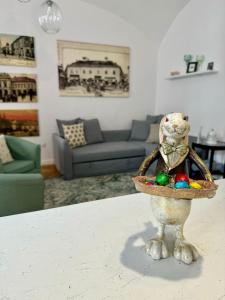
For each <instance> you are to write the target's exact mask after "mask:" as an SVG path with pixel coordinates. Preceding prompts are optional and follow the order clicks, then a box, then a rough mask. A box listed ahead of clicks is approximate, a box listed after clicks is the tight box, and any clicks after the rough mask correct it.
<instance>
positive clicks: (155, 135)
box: [146, 124, 159, 144]
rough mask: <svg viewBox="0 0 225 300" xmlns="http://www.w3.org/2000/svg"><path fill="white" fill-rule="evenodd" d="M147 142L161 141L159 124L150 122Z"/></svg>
mask: <svg viewBox="0 0 225 300" xmlns="http://www.w3.org/2000/svg"><path fill="white" fill-rule="evenodd" d="M146 143H151V144H158V143H159V124H150V129H149V136H148V138H147V140H146Z"/></svg>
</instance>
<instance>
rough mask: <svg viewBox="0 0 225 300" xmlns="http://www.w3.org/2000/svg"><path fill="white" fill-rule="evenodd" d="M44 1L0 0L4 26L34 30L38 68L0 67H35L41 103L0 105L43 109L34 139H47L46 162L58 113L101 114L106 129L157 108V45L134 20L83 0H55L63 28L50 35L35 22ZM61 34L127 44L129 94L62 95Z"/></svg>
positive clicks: (21, 32)
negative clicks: (58, 7)
mask: <svg viewBox="0 0 225 300" xmlns="http://www.w3.org/2000/svg"><path fill="white" fill-rule="evenodd" d="M43 1H44V0H43ZM43 1H40V0H32V1H31V2H29V3H24V4H23V3H20V2H19V1H18V0H7V1H1V7H0V28H1V32H2V33H9V34H19V35H32V36H34V37H35V38H36V56H37V68H35V69H32V68H22V67H12V66H0V72H12V73H13V72H19V73H21V72H22V73H23V72H27V73H33V72H34V73H37V74H38V93H39V103H38V104H19V103H18V104H6V103H1V104H0V108H1V109H17V108H18V109H26V108H27V109H31V108H32V109H35V108H38V109H39V120H40V138H32V140H33V141H34V142H37V143H40V144H42V145H43V144H46V147H42V162H43V163H52V159H53V155H52V143H51V139H52V133H53V132H54V131H56V124H55V119H56V118H62V119H69V118H74V117H83V118H94V117H97V118H99V120H100V124H101V126H102V128H103V129H121V128H129V127H130V125H131V120H132V119H134V118H136V119H144V118H145V116H146V114H147V113H151V112H153V111H154V109H155V107H154V104H155V103H154V99H155V85H156V80H155V77H156V57H157V49H155V48H154V47H153V46H152V44H151V41H150V40H147V38H146V36H144V34H142V33H141V32H139V31H138V30H137V29H136V28H135V27H133V26H132V25H130V24H128V23H126V22H125V21H124V20H122V19H120V18H119V17H116V16H115V15H113V14H111V13H109V12H106V11H105V10H101V9H99V8H97V7H95V6H93V5H89V4H87V3H83V2H82V1H79V0H57V1H56V2H57V3H58V4H59V5H60V6H61V8H62V11H63V16H64V23H63V28H62V30H61V32H60V33H58V34H57V35H48V34H46V33H44V32H43V31H42V30H41V29H40V27H39V25H38V23H37V13H38V8H39V5H40V3H41V2H43ZM57 39H61V40H70V41H81V42H82V41H83V42H91V43H103V44H110V45H123V46H129V47H130V48H131V96H130V97H129V98H125V99H124V98H122V99H120V98H84V97H82V98H81V97H80V98H78V97H76V98H75V97H70V98H68V97H67V98H66V97H59V93H58V77H57V48H56V40H57Z"/></svg>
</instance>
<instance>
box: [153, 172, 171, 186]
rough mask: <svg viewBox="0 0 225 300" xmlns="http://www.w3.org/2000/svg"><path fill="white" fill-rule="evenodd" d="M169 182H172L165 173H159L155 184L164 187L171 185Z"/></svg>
mask: <svg viewBox="0 0 225 300" xmlns="http://www.w3.org/2000/svg"><path fill="white" fill-rule="evenodd" d="M169 181H170V177H169V176H168V175H167V174H166V173H163V172H162V173H159V174H158V175H157V176H156V179H155V182H156V183H157V184H158V185H162V186H165V185H167V184H168V183H169Z"/></svg>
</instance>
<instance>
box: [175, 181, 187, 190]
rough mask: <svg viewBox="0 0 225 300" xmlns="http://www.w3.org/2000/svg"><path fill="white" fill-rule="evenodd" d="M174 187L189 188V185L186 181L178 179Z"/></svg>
mask: <svg viewBox="0 0 225 300" xmlns="http://www.w3.org/2000/svg"><path fill="white" fill-rule="evenodd" d="M175 189H189V185H188V183H187V182H186V181H178V182H177V183H176V184H175Z"/></svg>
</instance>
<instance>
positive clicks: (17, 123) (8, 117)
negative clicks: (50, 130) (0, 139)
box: [0, 109, 39, 137]
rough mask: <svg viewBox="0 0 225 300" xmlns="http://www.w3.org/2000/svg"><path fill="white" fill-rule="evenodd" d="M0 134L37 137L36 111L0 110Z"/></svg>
mask: <svg viewBox="0 0 225 300" xmlns="http://www.w3.org/2000/svg"><path fill="white" fill-rule="evenodd" d="M0 124H1V126H0V134H5V135H14V136H17V137H23V136H39V124H38V111H37V110H28V109H26V110H4V109H0Z"/></svg>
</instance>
